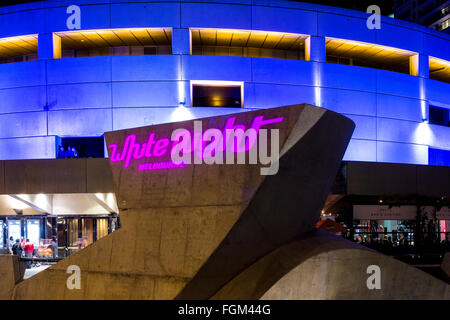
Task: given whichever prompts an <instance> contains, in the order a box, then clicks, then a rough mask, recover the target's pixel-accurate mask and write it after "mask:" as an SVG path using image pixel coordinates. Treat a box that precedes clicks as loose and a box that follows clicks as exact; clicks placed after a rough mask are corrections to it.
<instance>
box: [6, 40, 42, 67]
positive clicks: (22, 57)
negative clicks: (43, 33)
mask: <svg viewBox="0 0 450 320" xmlns="http://www.w3.org/2000/svg"><path fill="white" fill-rule="evenodd" d="M37 59H38V35H37V34H34V35H27V36H18V37H9V38H2V39H0V63H12V62H22V61H33V60H37Z"/></svg>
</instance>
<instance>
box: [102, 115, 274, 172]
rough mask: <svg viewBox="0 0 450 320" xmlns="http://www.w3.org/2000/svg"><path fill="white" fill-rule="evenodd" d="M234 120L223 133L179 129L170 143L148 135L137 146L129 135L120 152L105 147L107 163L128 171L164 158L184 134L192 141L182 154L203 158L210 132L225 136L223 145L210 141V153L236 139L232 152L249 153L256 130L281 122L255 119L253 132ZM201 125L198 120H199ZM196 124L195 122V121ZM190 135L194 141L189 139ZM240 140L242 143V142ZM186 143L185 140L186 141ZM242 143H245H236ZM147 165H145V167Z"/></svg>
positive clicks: (166, 164) (162, 164) (149, 167)
mask: <svg viewBox="0 0 450 320" xmlns="http://www.w3.org/2000/svg"><path fill="white" fill-rule="evenodd" d="M235 121H236V117H231V118H229V119H227V122H226V124H225V127H224V128H223V131H220V130H219V129H215V128H210V129H207V130H206V131H205V132H202V131H201V128H200V132H196V130H195V128H194V133H193V134H191V133H190V132H189V131H188V130H183V129H180V130H181V131H180V132H179V133H178V134H176V135H174V137H175V138H174V137H172V140H171V139H169V138H165V137H163V138H159V139H157V138H156V134H155V133H154V132H152V133H150V134H149V136H148V139H147V142H144V143H138V142H136V140H137V137H136V135H135V134H130V135H129V136H127V137H126V139H125V141H124V144H123V147H122V150H121V151H119V150H118V145H117V144H110V145H108V148H109V149H110V152H111V157H110V161H111V162H122V161H124V167H125V168H127V167H128V166H129V165H130V163H131V161H132V160H133V159H134V160H139V159H143V158H160V157H163V156H166V155H167V154H168V153H169V151H170V154H173V153H174V150H175V147H176V146H177V145H178V144H180V143H181V142H180V138H183V135H189V139H188V140H189V141H192V145H190V146H188V147H185V148H183V151H184V152H191V153H192V152H198V155H197V156H199V157H201V158H204V157H205V155H204V154H203V152H204V150H205V144H206V143H207V141H209V140H210V139H208V138H206V137H209V136H211V135H212V134H213V133H217V131H220V132H223V133H224V135H223V136H224V137H225V138H224V139H223V141H222V142H218V141H214V140H213V141H211V144H214V143H215V144H216V147H215V149H214V151H213V153H214V152H219V151H220V152H222V151H225V150H226V149H227V146H230V139H232V138H233V139H235V143H234V144H231V145H233V146H234V150H233V151H234V152H245V151H248V150H250V149H251V148H252V147H253V146H254V144H255V142H256V139H257V134H258V132H259V129H261V127H263V126H268V125H271V124H274V123H279V122H282V121H283V117H278V118H272V119H266V120H265V119H264V116H256V117H255V118H254V119H253V121H252V125H251V126H250V128H249V129H252V130H246V126H245V125H242V124H235ZM199 122H200V121H199ZM194 123H195V122H194ZM234 132H238V134H237V135H234V136H233V135H232V133H234ZM191 136H192V137H193V139H190V138H191ZM242 139H243V140H242ZM186 140H187V139H186ZM237 140H239V141H240V142H242V141H244V143H243V144H242V143H239V141H237ZM156 163H159V164H160V165H156ZM145 165H146V166H145ZM179 167H184V164H174V163H172V164H170V162H155V164H150V163H147V164H141V165H140V166H139V170H154V169H155V168H158V169H171V168H179Z"/></svg>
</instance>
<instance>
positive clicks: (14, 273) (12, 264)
mask: <svg viewBox="0 0 450 320" xmlns="http://www.w3.org/2000/svg"><path fill="white" fill-rule="evenodd" d="M24 274H25V262H24V261H19V258H18V257H17V256H13V255H10V254H0V275H1V280H0V300H9V299H11V297H12V294H13V290H14V286H15V285H16V284H17V283H18V282H19V281H21V280H22V279H23V276H24Z"/></svg>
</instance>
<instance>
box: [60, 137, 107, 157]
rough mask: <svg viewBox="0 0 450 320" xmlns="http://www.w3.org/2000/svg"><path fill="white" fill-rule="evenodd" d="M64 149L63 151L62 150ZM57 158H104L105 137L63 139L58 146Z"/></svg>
mask: <svg viewBox="0 0 450 320" xmlns="http://www.w3.org/2000/svg"><path fill="white" fill-rule="evenodd" d="M61 148H62V149H61ZM56 157H57V158H104V157H105V145H104V138H103V137H79V138H78V137H77V138H62V139H61V143H60V144H59V145H58V146H57V150H56Z"/></svg>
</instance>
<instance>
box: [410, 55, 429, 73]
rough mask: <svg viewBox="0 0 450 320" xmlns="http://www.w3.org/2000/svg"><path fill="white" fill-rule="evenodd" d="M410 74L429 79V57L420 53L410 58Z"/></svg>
mask: <svg viewBox="0 0 450 320" xmlns="http://www.w3.org/2000/svg"><path fill="white" fill-rule="evenodd" d="M409 74H410V75H413V76H419V77H422V78H428V77H429V75H430V66H429V58H428V56H427V55H424V54H421V53H418V54H415V55H412V56H410V57H409Z"/></svg>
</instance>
